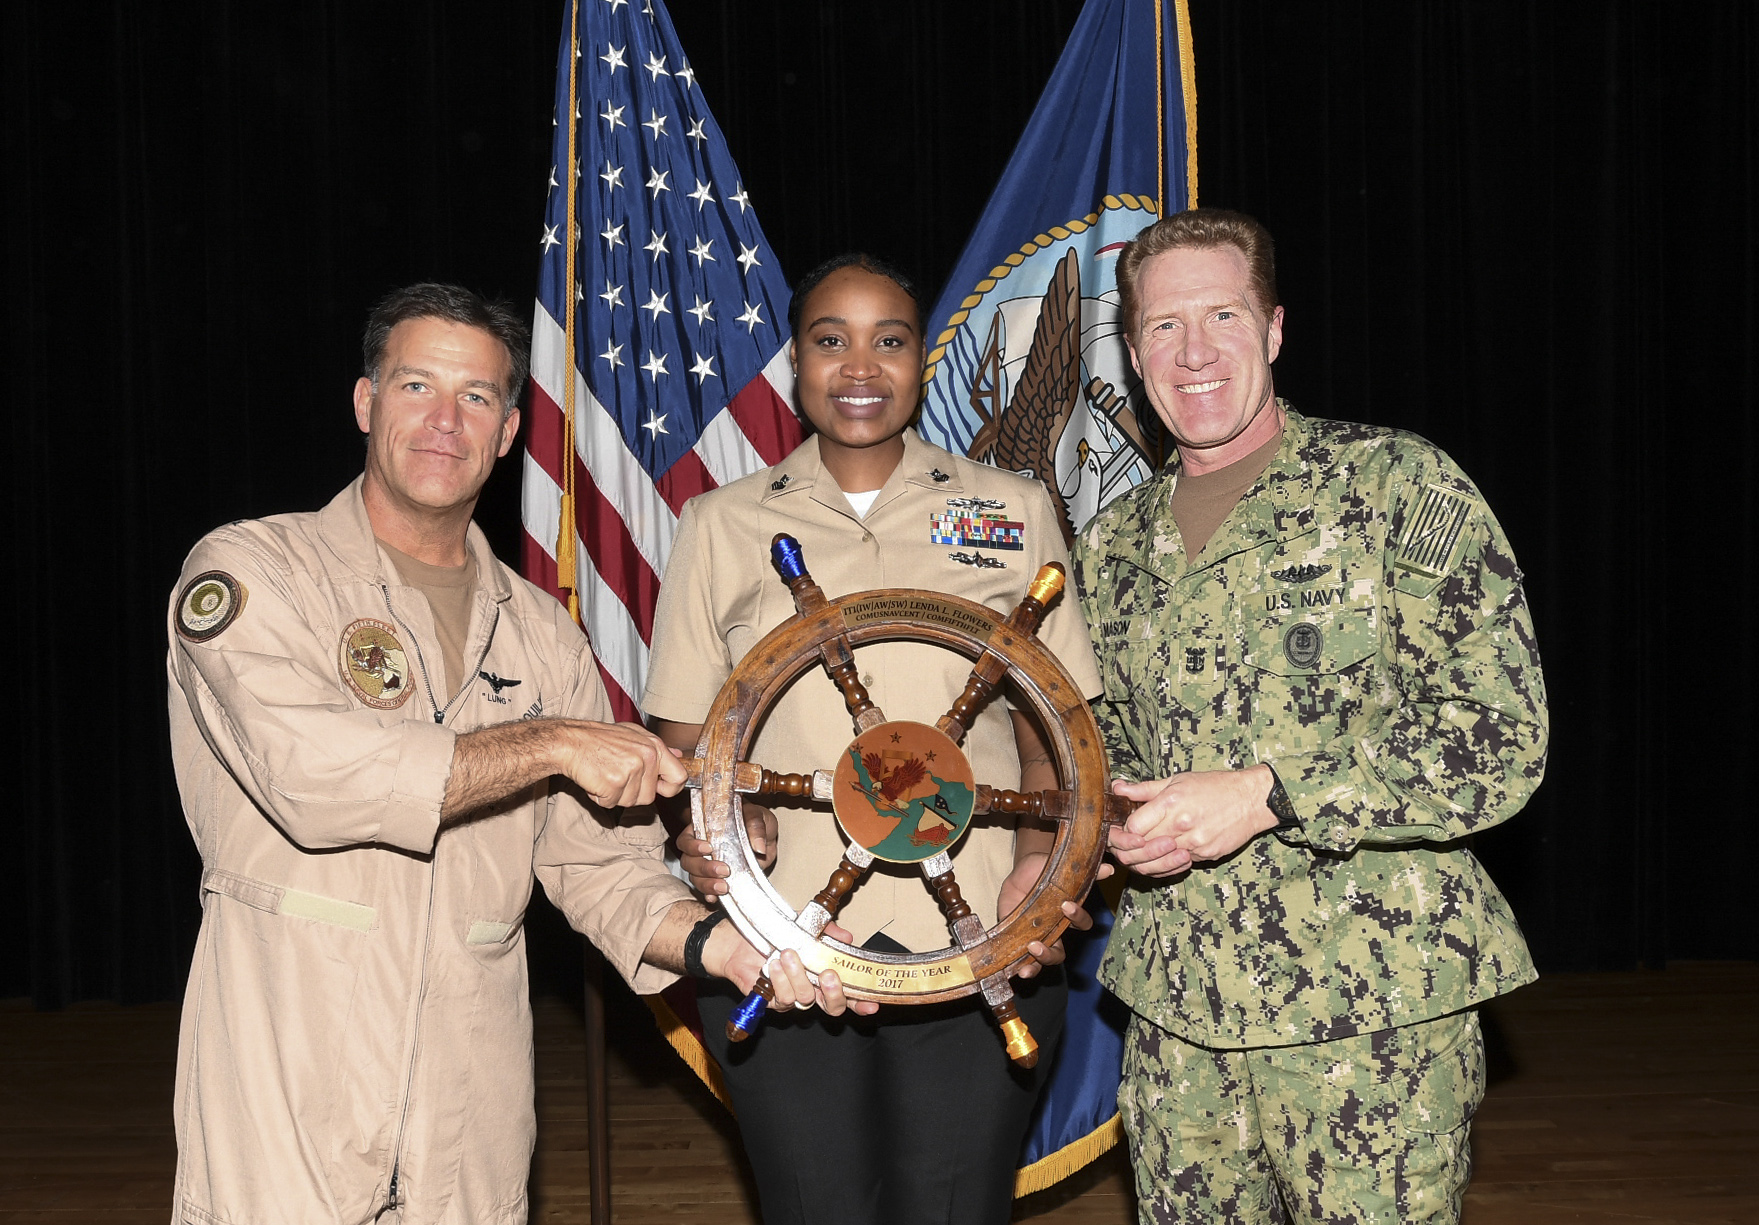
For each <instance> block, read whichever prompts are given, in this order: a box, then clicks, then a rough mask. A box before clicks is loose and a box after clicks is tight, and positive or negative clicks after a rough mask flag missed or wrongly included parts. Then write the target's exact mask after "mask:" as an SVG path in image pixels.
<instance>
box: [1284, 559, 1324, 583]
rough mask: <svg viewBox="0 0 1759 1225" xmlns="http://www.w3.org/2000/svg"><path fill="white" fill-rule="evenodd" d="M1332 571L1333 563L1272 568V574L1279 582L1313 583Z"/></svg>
mask: <svg viewBox="0 0 1759 1225" xmlns="http://www.w3.org/2000/svg"><path fill="white" fill-rule="evenodd" d="M1330 573H1331V565H1330V564H1329V563H1327V564H1326V565H1323V566H1290V567H1289V568H1288V569H1286V570H1272V571H1271V572H1270V576H1271V577H1272V578H1274V579H1276V580H1277V581H1278V582H1279V583H1311V582H1312V581H1313V580H1314V579H1316V578H1319V577H1321V576H1322V575H1326V574H1330Z"/></svg>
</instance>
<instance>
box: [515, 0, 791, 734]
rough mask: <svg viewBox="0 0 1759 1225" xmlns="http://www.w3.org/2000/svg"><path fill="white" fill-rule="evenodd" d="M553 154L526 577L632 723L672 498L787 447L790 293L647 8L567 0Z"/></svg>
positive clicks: (536, 339)
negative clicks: (569, 611) (567, 621)
mask: <svg viewBox="0 0 1759 1225" xmlns="http://www.w3.org/2000/svg"><path fill="white" fill-rule="evenodd" d="M552 148H553V150H554V157H553V168H552V170H551V173H550V183H549V198H548V201H547V203H546V206H545V209H544V226H543V234H542V237H541V239H540V241H541V243H542V247H543V262H542V269H541V272H540V275H539V279H538V302H537V312H536V317H535V319H534V321H533V326H532V362H531V389H530V396H529V401H530V404H529V408H528V410H527V411H528V415H529V422H530V424H529V427H528V430H527V442H526V446H527V451H526V456H525V478H524V515H523V518H524V524H525V542H524V559H523V560H524V566H523V569H524V572H525V575H526V577H527V578H529V579H531V580H532V581H533V582H535V583H537V584H539V585H540V586H543V587H547V588H548V589H549V590H551V591H552V592H555V593H556V594H557V596H558V598H560V599H563V600H565V601H566V600H568V598H569V594H570V589H572V592H573V595H574V596H575V597H576V599H577V600H578V616H579V618H580V620H581V623H582V625H583V626H584V627H585V629H586V632H587V634H588V636H589V637H590V638H591V639H592V646H593V653H594V655H595V656H596V657H597V658H598V662H599V669H600V671H601V673H602V674H603V676H604V679H605V684H606V687H607V689H608V690H609V692H610V695H611V701H612V704H613V706H614V707H615V708H616V710H617V716H618V718H622V719H634V718H637V717H638V715H637V712H636V705H635V704H636V701H637V700H639V698H640V696H641V690H642V683H643V681H644V680H645V678H646V675H647V652H648V643H649V640H650V637H651V634H652V630H653V615H654V603H655V600H656V599H657V597H658V595H659V588H660V576H661V575H662V574H663V573H664V572H665V564H666V557H667V555H668V554H669V553H670V551H671V546H672V536H673V533H674V531H675V530H676V528H677V522H678V513H679V511H680V510H681V509H682V508H683V505H684V503H685V501H686V499H688V498H690V497H692V496H694V495H696V494H699V493H703V492H705V491H706V490H710V489H713V488H715V487H716V486H718V485H722V484H725V483H726V482H728V481H732V480H736V479H737V478H739V477H741V476H744V475H746V474H748V473H750V472H754V471H756V470H758V469H760V468H763V467H766V466H768V465H770V464H773V463H775V462H776V461H778V460H780V459H781V458H782V457H783V456H784V455H786V454H787V453H788V452H789V451H791V450H793V448H794V447H795V446H796V445H798V444H799V442H800V439H801V432H800V427H799V424H798V422H797V420H796V418H795V416H794V413H793V411H792V409H791V408H790V407H789V404H790V400H791V396H792V392H793V376H792V375H791V374H790V372H789V369H788V360H787V317H788V286H787V282H786V281H785V280H784V279H783V277H782V272H781V269H780V268H779V267H778V266H777V262H776V257H775V254H774V252H773V251H772V250H771V248H770V245H769V243H768V241H767V240H766V239H765V238H764V234H763V229H762V227H760V226H759V225H758V223H757V214H756V213H755V212H754V211H753V209H752V207H751V201H750V198H749V197H748V196H747V194H746V191H745V187H744V184H743V183H742V181H741V180H740V177H739V168H738V167H737V166H735V165H734V164H733V158H732V155H731V154H730V153H729V152H728V149H727V144H726V141H725V140H724V139H723V138H722V136H721V131H720V129H719V128H718V127H717V126H716V124H715V120H714V116H712V115H711V114H709V109H708V104H707V103H706V102H705V101H704V99H703V96H702V90H701V88H700V87H699V86H698V84H697V80H696V74H695V72H694V71H693V70H692V69H691V67H690V62H689V60H688V59H687V58H686V56H685V54H684V49H683V47H682V46H680V45H679V42H678V36H677V34H676V33H675V32H674V31H673V29H672V22H671V19H670V18H669V17H668V16H667V15H666V11H665V8H664V6H663V5H662V4H661V3H660V0H647V2H646V3H643V0H571V3H570V14H569V18H568V22H567V25H566V26H565V27H564V29H563V32H562V44H561V51H560V54H559V56H558V59H557V71H556V110H555V136H554V140H553V142H552ZM571 182H572V184H573V188H574V190H573V192H572V198H571V193H570V190H569V187H570V183H571ZM571 213H572V225H570V215H571ZM571 255H572V264H573V272H574V276H573V278H572V279H571V278H570V276H569V271H570V267H569V265H570V256H571ZM570 339H571V340H572V344H570ZM570 438H571V439H572V444H573V446H572V450H573V452H574V454H573V457H572V461H571V464H570V465H569V466H564V462H563V457H564V456H565V455H567V453H568V451H569V440H570ZM570 482H572V485H571V487H570ZM570 494H572V498H571V501H572V505H573V515H572V518H573V533H572V535H573V537H574V539H573V540H572V541H571V540H570V539H568V538H566V537H562V538H560V539H559V536H560V533H559V527H560V525H561V523H562V517H563V509H564V506H565V505H566V504H567V503H568V502H569V501H570V498H569V496H568V495H570ZM571 544H572V546H573V547H572V549H571V548H570V545H571ZM570 553H572V557H570ZM571 564H572V568H573V574H572V575H571V574H570V573H569V570H570V565H571Z"/></svg>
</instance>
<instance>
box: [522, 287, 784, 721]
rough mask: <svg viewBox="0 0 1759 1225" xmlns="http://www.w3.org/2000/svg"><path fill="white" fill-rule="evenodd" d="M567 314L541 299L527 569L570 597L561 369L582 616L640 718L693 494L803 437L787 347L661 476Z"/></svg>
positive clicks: (627, 708)
mask: <svg viewBox="0 0 1759 1225" xmlns="http://www.w3.org/2000/svg"><path fill="white" fill-rule="evenodd" d="M567 349H568V346H567V336H566V333H565V332H564V331H563V328H562V325H561V324H560V323H558V322H557V321H556V320H555V319H554V318H553V317H552V316H551V315H550V313H549V312H548V311H547V310H545V309H544V307H543V305H542V303H539V304H538V308H537V311H536V314H535V322H534V326H533V328H532V344H531V390H530V395H529V397H528V398H529V401H530V402H529V405H528V407H527V409H526V419H527V425H526V452H525V479H524V495H523V502H524V509H523V515H522V518H523V520H524V525H525V541H524V559H523V561H524V565H523V566H522V570H523V573H524V574H525V576H526V577H527V578H529V579H530V580H531V581H532V582H534V583H536V584H538V585H539V586H540V587H543V588H545V589H547V590H548V591H550V592H551V593H553V594H554V595H556V597H557V598H558V599H564V600H565V599H566V598H567V596H566V593H565V592H563V591H562V589H561V588H560V587H559V586H558V585H557V582H556V539H557V529H558V527H559V524H560V519H561V513H562V436H563V428H562V427H563V422H562V407H561V406H562V404H563V402H564V399H563V387H564V386H565V384H564V383H563V379H564V378H567V377H572V378H573V379H574V444H575V453H574V456H573V461H572V462H573V464H574V506H575V525H574V528H575V539H576V541H577V543H576V546H575V556H576V558H577V563H576V564H577V568H578V570H579V582H580V586H579V591H578V594H579V597H580V613H581V620H582V621H583V622H584V628H585V630H586V634H587V638H588V639H589V640H590V641H591V642H592V649H593V654H594V656H595V657H596V658H597V659H598V663H599V672H600V674H601V675H602V676H603V677H604V681H605V688H606V690H607V691H608V692H609V693H610V696H611V704H612V706H613V708H614V709H615V710H616V712H617V717H618V718H619V719H636V718H639V717H640V716H639V713H638V711H637V706H636V703H637V702H638V701H639V699H640V697H641V691H642V685H643V683H644V682H645V681H646V679H647V652H648V645H649V643H650V642H651V641H652V639H653V619H654V605H655V603H656V602H657V601H658V599H659V592H660V576H661V575H663V574H664V573H665V571H666V558H667V557H668V556H670V555H671V551H672V536H673V535H674V533H676V531H677V530H678V514H679V512H680V511H681V510H682V509H683V507H684V503H685V502H686V501H688V500H689V499H690V498H692V497H694V496H696V495H697V494H699V493H706V492H707V491H708V490H710V489H715V488H718V487H719V486H721V485H724V484H726V483H728V482H729V481H735V480H738V479H739V478H740V477H742V476H746V475H748V474H749V473H752V472H756V471H758V470H759V469H761V468H766V467H768V466H769V465H771V464H774V463H776V462H778V461H779V460H781V458H782V457H783V456H785V455H787V454H788V452H789V451H792V450H793V449H794V448H795V447H796V446H798V445H799V443H800V439H801V432H800V425H799V422H798V420H797V419H796V418H795V416H794V411H793V409H792V408H791V407H790V404H791V403H792V401H793V394H794V377H793V373H792V371H791V370H790V369H789V365H788V352H787V349H786V347H783V348H782V349H779V350H778V351H777V352H776V354H775V356H774V357H773V358H771V359H770V362H769V364H768V365H766V366H765V367H764V369H763V372H762V373H761V374H760V375H759V376H758V377H756V378H754V379H752V380H751V381H750V382H749V383H747V384H746V385H745V386H744V387H743V388H741V389H740V390H739V392H738V394H736V395H735V396H734V397H733V399H732V400H731V401H730V402H729V403H728V405H727V407H726V409H725V410H724V411H723V412H721V413H720V414H719V415H718V416H716V417H715V418H714V420H712V421H711V422H710V423H709V425H708V428H707V429H705V430H704V431H703V434H702V437H701V438H699V439H697V442H696V446H695V447H693V448H692V449H691V450H690V451H688V452H686V453H685V454H684V455H683V456H682V457H680V458H679V460H678V461H677V462H676V463H674V464H673V465H672V467H671V469H670V470H669V471H667V472H666V473H665V475H664V476H662V477H661V478H660V479H659V480H658V481H654V480H651V479H650V478H649V477H648V474H647V472H646V470H645V469H644V468H642V466H641V464H640V463H639V462H637V460H636V458H635V456H634V454H633V453H631V452H630V450H629V447H628V445H627V444H626V443H625V442H624V441H623V436H622V434H620V433H619V432H618V430H617V425H616V422H615V421H614V420H613V419H612V418H611V416H610V414H608V413H607V412H605V410H604V407H603V406H602V405H601V404H600V403H599V402H598V400H597V399H596V398H594V396H593V394H592V391H591V390H590V389H589V388H588V387H587V384H586V380H585V379H584V378H582V377H581V375H580V371H579V370H578V369H576V368H575V367H574V366H573V364H572V363H570V362H569V361H568V360H567Z"/></svg>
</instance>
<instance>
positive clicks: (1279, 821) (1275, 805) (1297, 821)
mask: <svg viewBox="0 0 1759 1225" xmlns="http://www.w3.org/2000/svg"><path fill="white" fill-rule="evenodd" d="M1265 769H1267V770H1269V771H1270V794H1269V795H1267V796H1265V797H1264V806H1265V807H1266V808H1268V809H1270V815H1271V816H1273V817H1275V818H1276V827H1277V828H1278V829H1297V828H1299V827H1300V825H1301V818H1300V817H1299V816H1298V815H1297V814H1296V812H1295V805H1294V804H1292V803H1291V802H1290V801H1289V793H1288V792H1287V791H1284V790H1283V780H1282V779H1280V778H1278V777H1277V772H1276V767H1275V766H1270V765H1267V766H1266V767H1265Z"/></svg>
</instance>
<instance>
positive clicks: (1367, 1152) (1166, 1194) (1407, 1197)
mask: <svg viewBox="0 0 1759 1225" xmlns="http://www.w3.org/2000/svg"><path fill="white" fill-rule="evenodd" d="M1483 1097H1484V1041H1483V1037H1482V1035H1481V1033H1480V1031H1479V1028H1478V1014H1477V1012H1475V1011H1471V1010H1468V1011H1466V1012H1463V1013H1455V1014H1453V1015H1452V1016H1447V1017H1441V1018H1439V1019H1437V1020H1434V1021H1423V1022H1419V1023H1418V1024H1415V1025H1406V1026H1401V1027H1400V1028H1397V1029H1383V1030H1379V1031H1377V1032H1375V1033H1371V1034H1359V1035H1357V1036H1355V1037H1353V1038H1342V1039H1339V1040H1338V1041H1336V1042H1325V1043H1317V1044H1315V1043H1309V1044H1303V1045H1299V1046H1272V1047H1263V1048H1260V1049H1258V1050H1251V1051H1216V1050H1207V1049H1205V1048H1203V1047H1197V1046H1192V1045H1191V1044H1190V1043H1188V1042H1183V1041H1181V1040H1180V1039H1178V1038H1177V1037H1175V1036H1174V1035H1172V1034H1170V1033H1168V1032H1167V1031H1165V1030H1163V1029H1161V1028H1160V1027H1159V1026H1157V1025H1154V1024H1153V1023H1151V1022H1148V1021H1144V1020H1143V1019H1142V1018H1141V1017H1135V1018H1132V1019H1131V1022H1130V1029H1129V1032H1128V1033H1127V1034H1126V1035H1125V1039H1124V1085H1123V1088H1122V1089H1121V1090H1120V1091H1119V1094H1118V1109H1119V1112H1120V1113H1121V1114H1122V1115H1123V1117H1124V1124H1125V1127H1126V1128H1128V1130H1129V1133H1130V1147H1131V1151H1132V1153H1133V1154H1134V1156H1135V1159H1136V1193H1137V1206H1138V1213H1139V1217H1140V1219H1141V1220H1142V1221H1143V1222H1145V1223H1155V1225H1184V1223H1185V1222H1191V1221H1254V1222H1278V1223H1280V1222H1284V1221H1289V1220H1291V1219H1292V1220H1294V1221H1300V1222H1309V1221H1311V1222H1325V1223H1326V1225H1333V1223H1336V1225H1369V1223H1371V1222H1401V1223H1405V1222H1414V1221H1438V1222H1439V1221H1457V1220H1458V1219H1459V1215H1460V1206H1461V1201H1462V1199H1463V1198H1464V1196H1465V1192H1466V1183H1467V1182H1468V1180H1469V1179H1470V1177H1471V1173H1472V1156H1471V1149H1470V1146H1469V1145H1468V1144H1467V1142H1466V1139H1467V1124H1468V1123H1469V1122H1470V1120H1471V1117H1472V1114H1473V1112H1474V1111H1476V1110H1477V1108H1478V1103H1479V1102H1480V1101H1481V1100H1482V1099H1483ZM1267 1137H1268V1138H1270V1140H1271V1142H1270V1143H1265V1140H1266V1138H1267ZM1279 1187H1281V1188H1282V1191H1281V1192H1280V1194H1279V1190H1278V1188H1279ZM1285 1201H1286V1207H1287V1211H1286V1212H1285V1210H1284V1209H1285Z"/></svg>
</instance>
